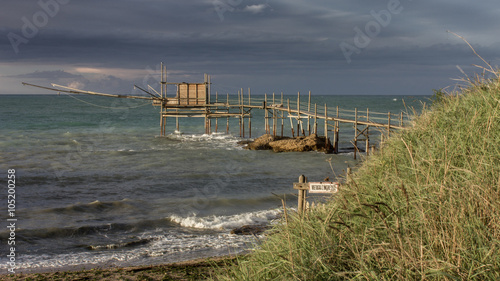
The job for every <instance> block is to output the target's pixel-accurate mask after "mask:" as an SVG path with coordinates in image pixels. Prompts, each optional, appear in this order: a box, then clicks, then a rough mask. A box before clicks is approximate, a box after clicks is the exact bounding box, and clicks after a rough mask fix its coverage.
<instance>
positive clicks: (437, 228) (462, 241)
mask: <svg viewBox="0 0 500 281" xmlns="http://www.w3.org/2000/svg"><path fill="white" fill-rule="evenodd" d="M495 74H496V75H495V78H493V79H484V78H477V79H476V80H475V81H469V82H470V83H469V85H468V86H467V87H466V88H463V89H461V90H457V91H454V92H452V93H450V94H448V95H446V96H444V97H442V98H440V100H439V102H435V103H434V104H433V105H432V106H431V108H430V109H428V110H424V112H423V113H422V114H421V115H420V116H418V117H415V120H414V124H413V126H412V127H411V128H410V129H408V130H405V131H402V132H400V133H399V134H396V135H393V136H391V138H390V139H388V140H386V142H385V143H384V145H383V147H382V149H380V150H379V152H378V153H376V154H375V155H372V156H370V157H369V159H368V160H367V161H366V162H364V164H363V165H362V167H360V169H359V170H358V171H357V172H356V173H355V174H354V175H352V177H349V178H348V179H347V183H346V184H345V185H343V187H342V190H341V191H340V192H339V194H337V195H336V197H335V199H334V200H332V201H331V202H330V203H329V204H328V205H327V206H326V208H317V209H315V210H312V211H310V212H308V213H307V215H305V216H304V217H300V216H297V215H296V214H295V215H294V214H288V216H287V219H286V220H284V222H283V223H282V224H281V225H279V226H278V227H277V228H276V229H275V231H276V234H273V235H270V236H269V238H268V240H267V241H266V242H265V243H264V244H263V245H262V246H261V247H260V248H259V249H257V250H256V251H255V252H254V253H253V254H251V255H249V256H247V257H244V258H241V260H240V261H239V263H238V265H237V266H234V267H233V268H232V269H231V271H230V272H229V273H227V274H225V275H224V276H219V277H218V279H221V280H224V279H227V280H343V279H354V280H358V279H359V280H500V80H499V78H498V73H495Z"/></svg>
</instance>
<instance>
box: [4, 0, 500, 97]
mask: <svg viewBox="0 0 500 281" xmlns="http://www.w3.org/2000/svg"><path fill="white" fill-rule="evenodd" d="M57 1H61V2H57ZM40 3H44V4H40ZM48 3H52V4H54V3H59V5H58V7H57V11H56V9H55V8H54V7H55V6H56V5H55V4H54V5H52V10H50V5H49V6H48V7H49V8H48V9H49V11H48V12H46V13H47V14H50V13H49V12H50V11H52V14H53V16H52V15H49V16H48V17H47V20H46V22H41V21H42V20H43V18H41V17H38V18H36V15H40V11H45V10H44V8H43V7H44V5H45V7H47V5H48ZM4 5H5V6H8V7H9V9H8V11H9V12H6V10H3V11H2V12H1V13H2V14H1V16H2V21H3V23H2V26H1V29H0V31H1V33H2V34H3V36H2V37H0V48H1V49H0V60H1V61H2V62H4V63H5V64H9V65H12V66H16V65H27V64H36V65H44V64H45V65H61V66H64V65H66V66H68V65H71V66H89V67H103V68H123V69H147V68H148V67H150V68H151V67H152V68H154V67H153V66H156V64H158V63H159V62H160V61H164V62H166V63H167V66H168V68H169V69H170V70H171V71H172V76H173V79H176V78H177V77H176V75H177V76H178V78H179V79H181V78H182V79H194V80H196V81H197V80H200V78H199V76H200V75H202V73H204V72H206V73H211V74H213V75H214V77H216V78H217V82H218V83H221V84H227V85H234V86H237V85H241V86H243V87H247V86H249V87H255V88H256V89H258V91H262V92H264V91H273V90H275V88H279V89H282V88H285V89H286V90H289V91H296V90H297V89H301V88H304V87H315V89H313V90H316V91H319V92H322V93H327V92H326V89H331V86H330V85H331V84H332V83H334V84H335V85H338V86H337V87H335V89H336V92H335V93H337V94H342V93H359V94H363V93H378V92H384V93H385V92H387V91H394V92H398V93H400V92H402V91H403V90H407V89H408V88H411V90H412V91H413V93H411V94H418V92H419V91H420V92H423V91H425V90H426V91H427V92H428V91H429V89H432V88H435V87H441V86H446V85H447V84H449V83H450V80H449V78H450V77H455V76H456V74H457V72H458V70H457V69H456V65H462V66H463V67H464V68H465V69H467V67H468V66H469V65H471V64H473V63H480V61H478V58H477V57H475V56H474V55H473V54H472V52H471V50H470V49H469V48H468V47H467V45H466V44H465V43H464V42H463V41H462V40H460V39H459V38H457V37H455V36H453V35H451V34H450V33H447V32H446V31H447V30H451V31H453V32H457V33H459V34H461V35H464V36H466V37H467V38H468V39H469V40H470V41H471V43H472V44H473V46H474V47H475V48H476V51H478V52H480V53H481V54H482V55H484V56H485V57H487V58H488V60H489V61H491V62H492V63H494V64H498V62H499V49H498V45H499V43H498V42H500V39H498V38H497V31H496V28H497V27H498V26H499V25H500V19H499V18H498V17H497V15H498V12H499V9H498V8H497V6H498V5H497V3H496V2H494V1H481V3H477V4H472V3H470V1H465V0H458V1H449V0H444V1H438V2H431V1H415V0H414V1H410V0H401V1H397V0H387V1H385V0H384V1H376V2H373V1H323V0H314V1H302V0H300V1H299V0H289V1H284V0H261V1H259V0H255V1H246V0H204V1H157V0H145V1H132V0H123V1H119V2H118V1H115V0H101V1H96V0H89V1H76V0H72V1H69V0H64V1H63V0H39V1H15V0H7V1H6V2H5V4H4ZM390 5H392V7H398V9H397V11H398V12H397V13H390V18H387V17H386V18H384V17H383V16H384V15H387V12H385V13H384V11H390V10H391V8H390ZM46 9H47V8H46ZM37 13H38V14H37ZM374 14H376V15H381V18H379V19H378V25H379V26H378V29H377V26H376V24H377V19H376V18H375V17H374ZM37 20H38V23H44V25H43V26H40V27H39V28H37V29H38V30H37V32H32V33H34V35H33V36H32V37H31V38H25V39H26V41H27V42H25V41H23V42H22V43H19V45H18V46H17V47H18V53H17V54H16V53H15V52H14V48H13V46H12V42H11V40H12V37H11V38H10V39H9V38H8V36H7V34H16V35H18V36H20V37H23V26H24V25H26V21H29V22H31V24H34V23H36V21H37ZM381 21H382V22H381ZM384 21H385V22H384ZM374 24H375V25H374ZM367 26H368V27H370V26H371V27H372V29H371V32H372V35H373V36H369V37H370V38H369V41H366V42H368V44H364V45H360V44H358V45H356V41H355V40H356V36H359V34H357V33H356V32H357V31H356V30H360V31H361V32H363V33H364V35H365V36H366V34H368V35H369V33H368V32H370V29H368V31H367ZM35 27H36V26H35ZM374 27H375V29H373V28H374ZM28 29H29V28H28ZM31 35H32V34H31ZM358 39H359V38H358ZM365 39H366V38H365ZM358 41H359V40H358ZM343 43H344V46H345V44H349V45H350V46H352V47H354V49H351V51H353V52H352V53H351V54H350V55H349V56H347V55H346V53H345V50H344V49H342V48H341V47H340V46H341V44H343ZM347 57H349V59H350V60H348V59H347ZM400 69H403V70H404V69H407V72H405V71H401V70H400ZM38 70H39V71H43V69H38ZM33 72H34V71H30V73H33ZM405 73H406V74H405ZM2 74H3V77H6V74H5V73H2ZM382 74H385V75H386V76H383V75H382ZM73 75H79V74H73ZM110 75H111V74H110ZM405 75H406V76H405ZM384 77H385V79H393V80H395V81H396V82H394V83H391V86H390V87H387V86H384V85H388V83H384V82H383V80H384ZM414 77H418V78H419V79H421V81H422V83H420V86H419V87H418V88H415V87H407V84H405V83H408V81H411V79H414ZM26 78H29V77H26ZM49 78H50V77H47V79H49ZM73 78H75V79H79V78H80V77H73ZM136 79H139V80H140V79H142V77H140V76H138V77H137V78H136ZM375 79H376V80H375ZM365 81H366V82H365ZM369 81H371V82H369ZM397 81H401V82H397ZM405 81H406V82H405ZM123 82H125V83H128V84H131V83H134V82H136V81H135V80H134V79H133V78H127V79H125V80H123ZM87 84H89V83H87ZM114 84H116V83H114ZM284 85H285V86H284ZM376 87H379V88H376Z"/></svg>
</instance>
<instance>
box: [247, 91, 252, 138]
mask: <svg viewBox="0 0 500 281" xmlns="http://www.w3.org/2000/svg"><path fill="white" fill-rule="evenodd" d="M250 95H251V93H250V88H248V105H252V100H251V97H250ZM248 137H249V138H251V137H252V117H251V116H250V115H248Z"/></svg>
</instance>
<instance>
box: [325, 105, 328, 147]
mask: <svg viewBox="0 0 500 281" xmlns="http://www.w3.org/2000/svg"><path fill="white" fill-rule="evenodd" d="M325 140H328V107H327V106H326V103H325ZM327 142H328V141H327Z"/></svg>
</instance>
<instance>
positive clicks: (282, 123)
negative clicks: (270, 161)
mask: <svg viewBox="0 0 500 281" xmlns="http://www.w3.org/2000/svg"><path fill="white" fill-rule="evenodd" d="M281 106H283V92H281ZM280 111H281V137H283V128H284V123H285V118H284V113H283V111H282V110H280Z"/></svg>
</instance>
